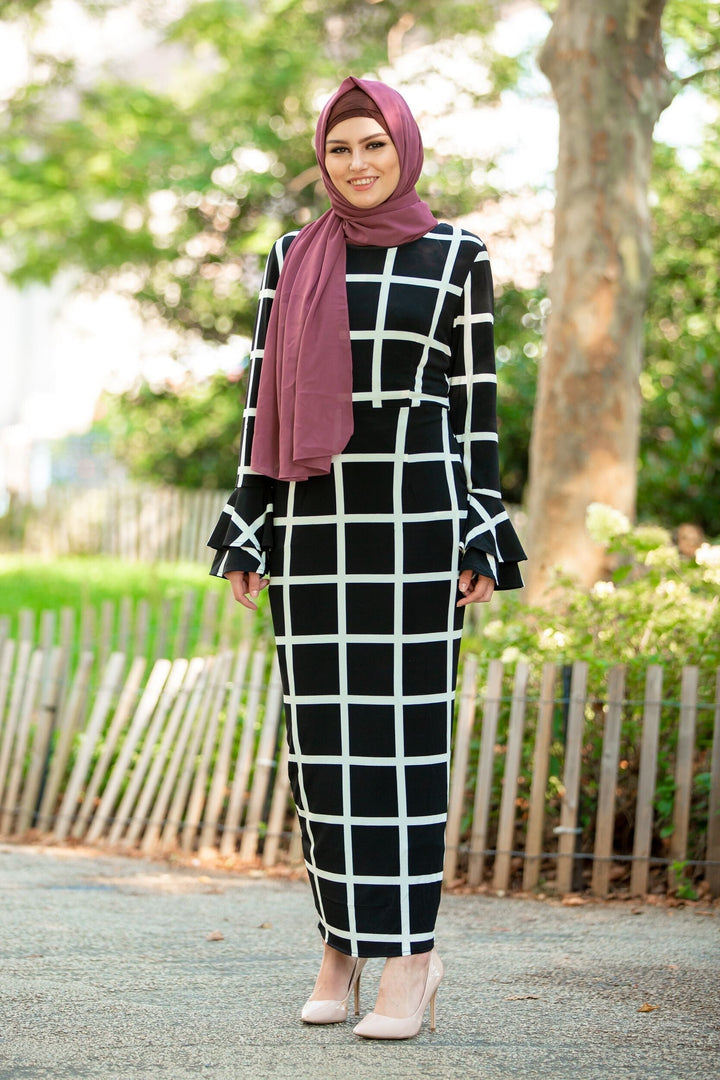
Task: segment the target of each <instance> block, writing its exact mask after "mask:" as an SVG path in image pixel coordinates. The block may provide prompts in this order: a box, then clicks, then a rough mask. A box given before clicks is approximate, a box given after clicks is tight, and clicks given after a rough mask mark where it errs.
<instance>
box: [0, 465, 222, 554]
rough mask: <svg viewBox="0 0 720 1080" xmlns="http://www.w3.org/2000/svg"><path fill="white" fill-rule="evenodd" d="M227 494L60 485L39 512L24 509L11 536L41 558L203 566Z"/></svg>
mask: <svg viewBox="0 0 720 1080" xmlns="http://www.w3.org/2000/svg"><path fill="white" fill-rule="evenodd" d="M227 495H228V492H227V491H223V492H220V491H214V490H207V491H206V490H198V491H196V490H192V489H189V488H179V487H170V486H169V485H166V486H158V487H154V486H152V487H151V486H149V485H135V484H123V485H122V486H115V487H113V486H108V487H102V488H83V487H76V486H73V485H58V486H56V487H53V488H50V490H49V491H48V492H47V494H46V496H45V502H44V505H43V506H42V507H29V506H28V507H23V508H18V509H17V510H16V511H15V514H16V517H18V516H19V518H21V520H18V522H17V524H16V526H15V527H14V531H18V532H20V533H21V534H22V540H21V547H22V550H23V551H25V552H28V553H32V552H37V553H38V554H40V555H43V556H44V557H54V556H58V555H114V556H117V557H118V558H122V559H129V560H138V561H141V562H155V561H157V560H167V561H175V560H182V561H187V562H202V563H207V562H208V559H209V552H208V549H207V540H208V537H209V536H210V533H211V532H212V529H213V528H214V526H215V523H216V521H217V519H218V517H219V515H220V511H221V509H222V507H223V506H224V504H225V501H226V499H227Z"/></svg>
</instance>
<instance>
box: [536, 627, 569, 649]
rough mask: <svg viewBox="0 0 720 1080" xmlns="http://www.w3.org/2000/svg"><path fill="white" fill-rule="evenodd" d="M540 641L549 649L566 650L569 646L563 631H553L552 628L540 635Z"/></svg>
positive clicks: (547, 628)
mask: <svg viewBox="0 0 720 1080" xmlns="http://www.w3.org/2000/svg"><path fill="white" fill-rule="evenodd" d="M540 640H541V642H542V644H543V645H545V646H547V647H549V648H555V649H564V648H565V646H566V645H567V638H566V636H565V634H563V633H562V631H561V630H553V629H552V627H551V626H548V627H546V629H545V630H543V632H542V634H541V635H540Z"/></svg>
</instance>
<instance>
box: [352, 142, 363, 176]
mask: <svg viewBox="0 0 720 1080" xmlns="http://www.w3.org/2000/svg"><path fill="white" fill-rule="evenodd" d="M350 168H351V169H353V170H354V171H355V172H359V171H361V170H362V169H364V168H365V147H364V146H356V147H354V148H353V151H352V159H351V161H350Z"/></svg>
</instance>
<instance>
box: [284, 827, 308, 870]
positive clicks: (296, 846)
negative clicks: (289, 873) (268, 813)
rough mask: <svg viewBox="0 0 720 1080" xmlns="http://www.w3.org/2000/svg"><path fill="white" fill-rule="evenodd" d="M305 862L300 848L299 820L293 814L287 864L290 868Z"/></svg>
mask: <svg viewBox="0 0 720 1080" xmlns="http://www.w3.org/2000/svg"><path fill="white" fill-rule="evenodd" d="M304 861H305V859H304V856H303V847H302V831H301V829H300V818H299V817H298V816H297V814H295V815H294V816H293V825H292V830H291V832H290V845H289V847H288V862H289V863H290V865H291V866H297V865H299V864H300V863H303V862H304Z"/></svg>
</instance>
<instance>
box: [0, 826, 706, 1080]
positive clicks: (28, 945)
mask: <svg viewBox="0 0 720 1080" xmlns="http://www.w3.org/2000/svg"><path fill="white" fill-rule="evenodd" d="M211 938H214V939H215V940H211ZM437 944H438V951H439V952H440V954H441V956H442V957H443V960H444V962H445V967H446V977H445V981H444V982H443V983H442V985H441V987H440V990H439V991H438V996H437V1024H438V1027H437V1031H436V1032H435V1033H431V1032H430V1031H429V1029H428V1026H427V1020H426V1022H425V1024H424V1025H423V1029H422V1032H421V1034H420V1035H419V1036H418V1037H417V1038H416V1039H413V1040H411V1041H408V1042H402V1043H382V1042H369V1041H364V1040H361V1039H359V1038H358V1037H357V1036H354V1035H353V1034H352V1024H351V1023H350V1022H348V1023H347V1024H340V1025H334V1026H332V1027H309V1026H306V1025H304V1024H302V1023H301V1021H300V1019H299V1013H300V1008H301V1006H302V1003H303V1001H304V1000H305V998H306V997H307V995H308V994H309V992H310V990H311V988H312V984H313V981H314V977H315V972H316V968H317V965H318V961H319V955H320V938H319V935H318V932H317V928H316V919H315V913H314V909H313V906H312V902H311V898H310V893H309V889H308V887H307V885H306V884H305V883H304V882H302V881H293V880H286V879H282V878H278V877H265V876H262V875H261V876H248V875H239V874H231V873H227V872H224V871H221V870H208V869H206V868H203V867H200V866H196V867H193V866H185V867H183V866H175V867H173V866H171V865H168V864H166V863H163V862H155V861H149V860H144V859H142V860H141V859H136V858H125V857H121V856H117V855H111V854H103V853H98V852H96V851H87V850H84V849H73V848H60V847H49V848H48V847H34V846H16V845H10V844H6V845H0V1080H21V1078H23V1080H24V1078H28V1080H44V1078H53V1080H74V1078H76V1077H77V1078H90V1077H92V1078H97V1080H115V1078H117V1080H136V1078H137V1080H139V1078H148V1080H150V1078H152V1080H156V1078H157V1080H185V1078H190V1077H193V1078H196V1077H199V1078H202V1077H212V1078H216V1080H233V1078H235V1077H240V1078H245V1077H256V1078H258V1080H265V1078H277V1080H326V1078H329V1080H401V1078H402V1080H416V1078H427V1077H432V1078H438V1080H456V1078H457V1080H460V1078H462V1080H466V1078H467V1080H718V1078H720V907H718V906H712V905H710V904H705V905H693V906H688V907H684V908H668V907H665V906H659V905H650V904H636V905H632V904H630V903H619V902H617V903H587V904H584V905H579V906H566V905H563V904H561V903H560V902H558V901H548V900H545V901H538V900H529V899H513V898H508V897H505V898H502V899H500V898H494V897H489V896H482V895H465V896H459V895H447V896H445V897H444V898H443V903H442V905H441V909H440V918H439V923H438V934H437ZM381 966H382V964H381V961H379V960H375V961H372V960H371V961H370V962H369V964H368V966H367V968H366V971H365V973H364V975H363V982H362V993H361V1011H363V1012H364V1011H367V1010H369V1009H371V1008H372V1005H373V1002H374V998H375V992H376V989H377V983H378V980H379V977H380V971H381ZM643 1006H652V1008H651V1009H646V1011H639V1010H641V1009H642V1008H643Z"/></svg>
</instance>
